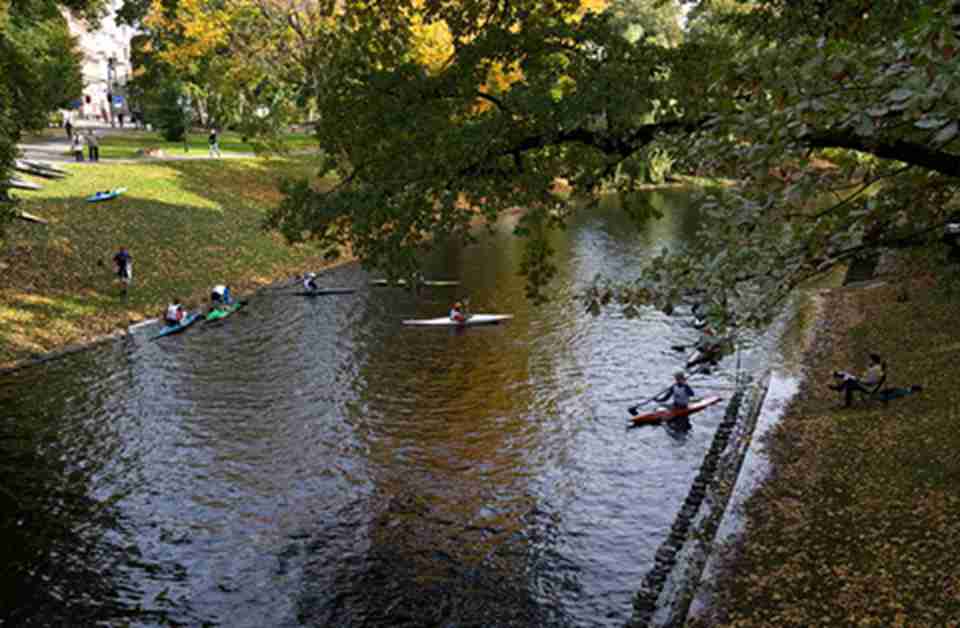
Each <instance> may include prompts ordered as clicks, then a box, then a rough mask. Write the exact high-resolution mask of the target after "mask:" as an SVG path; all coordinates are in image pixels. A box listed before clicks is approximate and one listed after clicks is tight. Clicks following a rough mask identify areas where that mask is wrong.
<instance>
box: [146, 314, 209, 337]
mask: <svg viewBox="0 0 960 628" xmlns="http://www.w3.org/2000/svg"><path fill="white" fill-rule="evenodd" d="M202 319H203V315H202V314H201V313H200V312H194V313H192V314H187V315H186V316H185V317H184V318H183V320H182V321H180V322H179V323H177V324H176V325H170V324H169V323H168V324H166V325H164V327H163V329H161V330H160V332H159V333H158V334H157V335H156V336H154V337H153V339H154V340H157V339H159V338H163V337H164V336H169V335H171V334H178V333H180V332H181V331H183V330H184V329H186V328H187V327H189V326H190V325H193V324H194V323H196V322H197V321H200V320H202Z"/></svg>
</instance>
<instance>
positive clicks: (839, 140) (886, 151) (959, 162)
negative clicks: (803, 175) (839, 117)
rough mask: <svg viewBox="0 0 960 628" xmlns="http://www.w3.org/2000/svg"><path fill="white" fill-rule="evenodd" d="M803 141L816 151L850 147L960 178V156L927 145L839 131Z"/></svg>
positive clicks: (810, 134) (808, 135) (807, 137)
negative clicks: (873, 138) (867, 139)
mask: <svg viewBox="0 0 960 628" xmlns="http://www.w3.org/2000/svg"><path fill="white" fill-rule="evenodd" d="M800 141H801V142H802V143H803V144H804V145H806V146H810V147H812V148H846V149H849V150H855V151H859V152H861V153H868V154H871V155H875V156H877V157H882V158H883V159H894V160H897V161H902V162H904V163H908V164H911V165H913V166H920V167H922V168H926V169H928V170H932V171H934V172H939V173H940V174H944V175H947V176H950V177H960V156H958V155H955V154H953V153H948V152H946V151H943V150H936V149H932V148H929V147H928V146H926V145H924V144H916V143H913V142H908V141H905V140H893V141H878V142H867V141H865V140H864V139H863V138H861V137H859V136H858V135H856V134H855V133H853V132H852V131H838V130H831V131H821V132H813V133H809V134H807V135H806V136H804V137H802V138H801V139H800Z"/></svg>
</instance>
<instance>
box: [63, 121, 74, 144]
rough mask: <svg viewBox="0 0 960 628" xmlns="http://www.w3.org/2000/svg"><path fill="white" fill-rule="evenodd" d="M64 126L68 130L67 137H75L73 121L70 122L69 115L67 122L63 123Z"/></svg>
mask: <svg viewBox="0 0 960 628" xmlns="http://www.w3.org/2000/svg"><path fill="white" fill-rule="evenodd" d="M63 128H64V129H66V131H67V139H68V140H72V139H73V123H72V122H70V118H69V117H68V118H67V120H66V122H64V123H63Z"/></svg>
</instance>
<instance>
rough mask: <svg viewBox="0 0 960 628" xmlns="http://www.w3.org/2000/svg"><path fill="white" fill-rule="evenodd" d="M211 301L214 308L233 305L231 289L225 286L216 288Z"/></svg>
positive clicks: (221, 285)
mask: <svg viewBox="0 0 960 628" xmlns="http://www.w3.org/2000/svg"><path fill="white" fill-rule="evenodd" d="M210 300H211V301H212V302H213V306H214V307H220V306H223V305H230V304H232V303H233V297H231V296H230V288H229V287H228V286H225V285H223V284H219V285H216V286H214V287H213V292H211V293H210Z"/></svg>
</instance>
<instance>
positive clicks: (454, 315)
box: [450, 301, 467, 323]
mask: <svg viewBox="0 0 960 628" xmlns="http://www.w3.org/2000/svg"><path fill="white" fill-rule="evenodd" d="M450 320H452V321H454V322H457V323H465V322H466V321H467V315H466V314H465V313H464V311H463V303H462V302H461V301H457V302H456V303H454V304H453V309H451V310H450Z"/></svg>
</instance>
